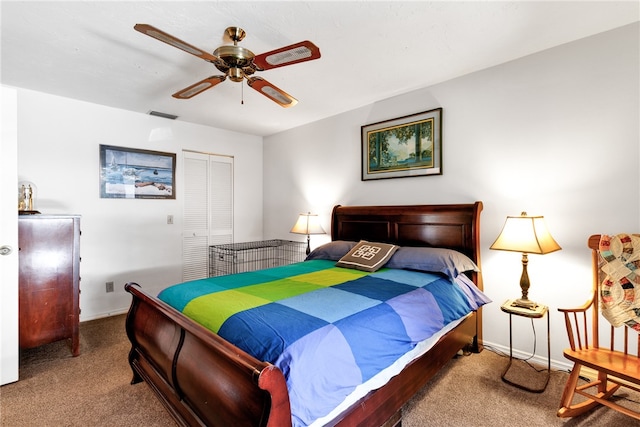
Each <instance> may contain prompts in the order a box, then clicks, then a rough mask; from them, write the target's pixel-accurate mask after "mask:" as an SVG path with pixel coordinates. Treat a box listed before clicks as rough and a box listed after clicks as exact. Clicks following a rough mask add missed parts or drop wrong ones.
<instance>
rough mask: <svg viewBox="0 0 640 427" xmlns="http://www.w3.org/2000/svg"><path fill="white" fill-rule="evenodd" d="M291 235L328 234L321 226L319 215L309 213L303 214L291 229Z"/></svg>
mask: <svg viewBox="0 0 640 427" xmlns="http://www.w3.org/2000/svg"><path fill="white" fill-rule="evenodd" d="M291 233H295V234H306V235H309V234H326V233H325V231H324V230H323V228H322V226H321V225H320V220H319V219H318V215H316V214H312V213H311V212H308V213H301V214H300V216H298V221H296V223H295V225H294V226H293V228H292V229H291Z"/></svg>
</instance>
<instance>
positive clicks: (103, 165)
mask: <svg viewBox="0 0 640 427" xmlns="http://www.w3.org/2000/svg"><path fill="white" fill-rule="evenodd" d="M175 181H176V155H175V153H163V152H161V151H151V150H139V149H136V148H125V147H115V146H112V145H100V197H101V198H107V199H175V198H176V193H175Z"/></svg>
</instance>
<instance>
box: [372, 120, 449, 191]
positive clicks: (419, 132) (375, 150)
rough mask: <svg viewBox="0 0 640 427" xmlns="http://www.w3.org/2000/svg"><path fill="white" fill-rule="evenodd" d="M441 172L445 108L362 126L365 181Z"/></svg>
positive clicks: (439, 173) (438, 173)
mask: <svg viewBox="0 0 640 427" xmlns="http://www.w3.org/2000/svg"><path fill="white" fill-rule="evenodd" d="M441 174H442V108H436V109H434V110H429V111H425V112H422V113H418V114H413V115H410V116H404V117H399V118H397V119H393V120H387V121H384V122H378V123H373V124H370V125H365V126H362V180H363V181H368V180H373V179H386V178H405V177H410V176H422V175H441Z"/></svg>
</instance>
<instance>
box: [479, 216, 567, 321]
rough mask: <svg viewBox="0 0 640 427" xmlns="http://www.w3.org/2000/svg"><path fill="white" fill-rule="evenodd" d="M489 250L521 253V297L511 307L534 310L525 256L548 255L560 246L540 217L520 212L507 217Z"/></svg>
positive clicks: (535, 305) (534, 304)
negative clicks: (530, 296) (530, 298)
mask: <svg viewBox="0 0 640 427" xmlns="http://www.w3.org/2000/svg"><path fill="white" fill-rule="evenodd" d="M490 249H497V250H501V251H513V252H522V276H520V289H521V290H522V297H521V298H520V299H517V300H515V301H514V302H513V303H512V305H514V306H516V307H522V308H528V309H535V308H536V307H537V304H536V303H535V302H533V301H530V300H529V286H530V283H529V273H528V272H527V264H528V263H529V261H528V257H527V254H540V255H542V254H548V253H549V252H555V251H559V250H560V249H562V248H560V245H558V243H556V241H555V240H553V237H551V234H550V233H549V230H547V226H546V224H545V223H544V217H542V216H528V215H527V213H526V212H522V214H521V215H520V216H508V217H507V220H506V221H505V223H504V226H503V227H502V231H501V232H500V234H499V235H498V238H497V239H496V241H495V242H493V245H491V247H490Z"/></svg>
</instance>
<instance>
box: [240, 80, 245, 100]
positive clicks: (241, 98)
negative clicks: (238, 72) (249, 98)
mask: <svg viewBox="0 0 640 427" xmlns="http://www.w3.org/2000/svg"><path fill="white" fill-rule="evenodd" d="M240 86H241V89H240V90H241V91H242V93H241V95H240V105H244V84H241V85H240Z"/></svg>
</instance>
